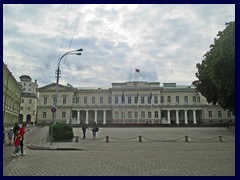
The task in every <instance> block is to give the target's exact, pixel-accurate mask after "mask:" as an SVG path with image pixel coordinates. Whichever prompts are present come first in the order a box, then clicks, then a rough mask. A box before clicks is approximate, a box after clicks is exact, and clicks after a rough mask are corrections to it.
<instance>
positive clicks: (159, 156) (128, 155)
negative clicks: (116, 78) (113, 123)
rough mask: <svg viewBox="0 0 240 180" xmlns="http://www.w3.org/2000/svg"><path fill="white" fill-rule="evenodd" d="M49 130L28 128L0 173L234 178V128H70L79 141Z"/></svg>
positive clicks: (16, 174)
mask: <svg viewBox="0 0 240 180" xmlns="http://www.w3.org/2000/svg"><path fill="white" fill-rule="evenodd" d="M48 128H49V127H48V126H45V127H44V126H43V127H39V126H38V127H32V130H31V131H30V133H27V134H26V138H25V152H26V156H19V157H15V158H12V160H11V162H10V163H8V164H7V165H6V166H5V167H4V169H3V175H4V176H235V128H231V129H227V128H224V127H173V128H172V127H138V128H107V127H104V128H100V131H99V133H98V134H97V137H96V138H93V137H92V132H91V131H90V130H88V131H87V134H86V135H87V138H86V139H85V140H84V139H82V131H81V129H80V128H73V131H74V135H75V136H78V137H79V138H78V142H76V138H74V139H73V140H72V141H67V142H52V144H51V143H50V138H49V133H48ZM107 136H108V137H107Z"/></svg>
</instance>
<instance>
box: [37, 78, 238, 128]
mask: <svg viewBox="0 0 240 180" xmlns="http://www.w3.org/2000/svg"><path fill="white" fill-rule="evenodd" d="M55 90H56V84H55V83H52V84H49V85H47V86H44V87H41V88H39V89H38V92H39V101H38V106H37V109H38V115H37V121H38V123H44V124H45V123H51V122H52V116H53V114H52V112H51V108H52V106H53V102H54V99H55V98H56V93H55ZM56 120H57V122H66V123H71V124H80V123H82V122H86V123H87V124H91V123H93V122H94V121H95V122H97V123H98V124H100V125H101V124H102V125H112V124H115V125H117V124H169V125H170V124H173V125H181V124H184V125H185V124H189V125H191V124H206V125H209V124H225V123H226V121H227V120H232V121H233V122H234V121H235V117H234V116H233V115H232V114H231V112H230V111H224V110H223V109H222V108H221V107H220V106H218V105H211V104H208V103H207V101H206V99H205V98H204V97H203V96H202V95H201V94H200V93H199V92H197V91H196V89H195V88H194V87H192V86H177V85H176V83H163V86H160V83H159V82H125V83H112V87H110V88H75V87H73V86H69V85H68V86H63V85H59V87H58V93H57V111H56Z"/></svg>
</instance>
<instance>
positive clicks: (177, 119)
mask: <svg viewBox="0 0 240 180" xmlns="http://www.w3.org/2000/svg"><path fill="white" fill-rule="evenodd" d="M176 124H179V114H178V110H176Z"/></svg>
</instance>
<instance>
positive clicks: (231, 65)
mask: <svg viewBox="0 0 240 180" xmlns="http://www.w3.org/2000/svg"><path fill="white" fill-rule="evenodd" d="M225 25H226V28H225V29H224V30H223V31H219V32H218V34H217V38H215V39H214V44H212V45H210V51H208V52H207V53H206V54H205V55H204V56H203V58H204V59H203V60H202V63H201V64H200V63H198V64H197V65H196V68H197V69H198V71H197V73H196V77H197V78H198V80H196V81H194V82H193V85H194V86H195V87H196V88H197V90H198V91H199V92H200V93H201V94H202V95H203V96H204V97H206V99H207V102H208V103H212V104H214V105H215V104H217V103H218V104H219V105H220V106H221V107H223V109H225V110H226V109H229V110H230V111H231V112H232V113H233V114H235V21H232V22H229V23H226V24H225Z"/></svg>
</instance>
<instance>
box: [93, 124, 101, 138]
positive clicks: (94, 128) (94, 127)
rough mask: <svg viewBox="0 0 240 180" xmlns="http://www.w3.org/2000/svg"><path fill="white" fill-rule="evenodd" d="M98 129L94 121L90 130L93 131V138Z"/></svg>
mask: <svg viewBox="0 0 240 180" xmlns="http://www.w3.org/2000/svg"><path fill="white" fill-rule="evenodd" d="M98 130H99V128H98V127H97V123H96V122H94V123H93V127H92V132H93V137H94V138H95V137H96V134H97V132H98Z"/></svg>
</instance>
